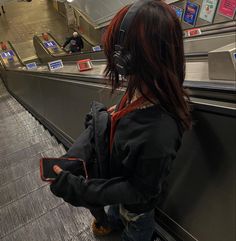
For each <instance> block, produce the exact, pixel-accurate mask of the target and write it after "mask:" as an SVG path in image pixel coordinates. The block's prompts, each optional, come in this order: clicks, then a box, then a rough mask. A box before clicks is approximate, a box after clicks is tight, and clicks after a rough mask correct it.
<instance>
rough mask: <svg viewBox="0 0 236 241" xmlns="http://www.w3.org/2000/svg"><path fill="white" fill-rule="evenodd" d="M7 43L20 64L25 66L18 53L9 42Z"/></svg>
mask: <svg viewBox="0 0 236 241" xmlns="http://www.w3.org/2000/svg"><path fill="white" fill-rule="evenodd" d="M7 43H8V44H9V46H10V47H11V49H12V50H13V51H14V53H15V55H16V57H17V58H18V60H19V62H20V64H21V65H22V66H25V63H24V62H23V61H22V59H21V57H20V56H19V54H18V52H17V51H16V49H15V48H14V46H13V45H12V43H11V41H7Z"/></svg>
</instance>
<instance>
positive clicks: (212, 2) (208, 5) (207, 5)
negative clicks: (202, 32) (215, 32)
mask: <svg viewBox="0 0 236 241" xmlns="http://www.w3.org/2000/svg"><path fill="white" fill-rule="evenodd" d="M217 3H218V0H203V2H202V8H201V11H200V14H199V18H201V19H203V20H205V21H207V22H209V23H212V22H213V18H214V15H215V11H216V6H217Z"/></svg>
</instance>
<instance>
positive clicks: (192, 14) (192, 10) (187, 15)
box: [184, 1, 200, 26]
mask: <svg viewBox="0 0 236 241" xmlns="http://www.w3.org/2000/svg"><path fill="white" fill-rule="evenodd" d="M199 8H200V6H199V5H198V4H196V3H192V2H190V1H188V2H187V3H186V7H185V12H184V22H185V23H188V24H190V25H192V26H194V25H195V23H196V20H197V15H198V11H199Z"/></svg>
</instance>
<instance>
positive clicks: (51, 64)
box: [48, 59, 63, 71]
mask: <svg viewBox="0 0 236 241" xmlns="http://www.w3.org/2000/svg"><path fill="white" fill-rule="evenodd" d="M48 67H49V70H50V71H54V70H57V69H62V68H63V63H62V60H61V59H59V60H55V61H52V62H48Z"/></svg>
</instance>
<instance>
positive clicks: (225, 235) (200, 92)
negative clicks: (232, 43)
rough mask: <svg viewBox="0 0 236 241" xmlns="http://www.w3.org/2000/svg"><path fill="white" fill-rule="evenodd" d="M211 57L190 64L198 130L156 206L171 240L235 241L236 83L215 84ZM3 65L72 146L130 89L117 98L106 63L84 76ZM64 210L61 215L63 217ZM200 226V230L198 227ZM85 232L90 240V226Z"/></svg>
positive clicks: (20, 93) (13, 86)
mask: <svg viewBox="0 0 236 241" xmlns="http://www.w3.org/2000/svg"><path fill="white" fill-rule="evenodd" d="M196 40H198V38H197V37H196ZM214 41H215V40H214ZM207 44H209V43H207ZM196 45H197V44H196ZM221 46H222V44H221ZM203 52H204V51H203ZM210 52H211V51H210ZM226 52H227V51H226ZM228 53H229V52H228ZM186 54H191V53H186ZM193 54H195V57H194V55H193ZM208 54H211V53H207V54H205V55H203V56H199V54H196V53H192V54H191V58H190V57H189V61H188V60H187V69H186V81H185V83H184V85H185V87H187V88H188V89H189V90H190V97H191V103H192V106H193V118H194V123H195V125H194V127H193V130H192V131H191V132H188V133H186V134H185V137H184V140H183V142H184V145H183V148H182V149H181V150H180V152H179V154H178V157H177V160H176V161H175V163H176V164H175V168H174V170H173V172H172V174H171V176H170V179H169V186H170V189H169V191H168V194H167V195H166V199H165V202H164V203H163V204H162V205H160V206H159V207H157V209H156V216H157V217H158V218H157V223H158V224H157V225H159V226H160V227H159V226H158V230H159V232H160V236H161V238H162V239H163V240H166V241H171V240H173V239H174V240H184V241H196V240H199V241H200V240H208V241H213V240H214V241H215V240H224V241H231V240H234V239H233V230H234V222H233V218H234V217H233V211H232V210H234V209H235V199H234V197H232V196H231V193H232V190H234V188H235V182H234V169H235V157H236V154H235V151H234V150H235V149H234V141H235V139H234V138H235V130H236V126H235V117H236V112H235V110H236V106H235V99H236V98H235V97H236V93H235V91H236V90H235V79H230V80H224V79H209V69H208ZM229 54H231V53H229ZM1 62H2V65H4V66H5V67H4V68H3V66H2V70H1V75H2V79H3V80H4V83H5V85H6V87H7V89H8V91H9V92H10V93H11V95H12V96H14V97H15V98H16V99H17V100H18V101H19V102H20V103H21V104H23V106H24V107H25V108H26V109H27V110H28V111H29V112H30V113H31V114H33V116H34V117H36V118H37V119H38V120H39V121H40V123H42V124H43V125H44V126H45V127H46V128H47V129H48V130H50V132H51V133H53V135H54V136H55V137H56V138H57V139H58V140H60V142H61V143H63V144H64V145H65V146H66V147H69V146H70V145H71V143H72V142H73V141H74V140H75V139H76V137H77V136H78V135H79V133H81V131H82V130H83V128H84V127H83V125H84V116H85V114H86V113H87V112H88V111H89V105H90V103H91V101H92V100H97V101H100V102H103V103H105V104H106V105H107V106H110V105H112V104H114V103H116V102H117V100H118V99H119V98H120V95H121V94H122V92H123V91H124V89H122V90H120V91H119V92H118V93H117V94H116V95H115V96H113V97H111V96H110V87H109V86H108V85H107V84H106V80H104V77H103V75H102V72H103V68H104V66H103V67H101V66H99V65H98V68H97V70H96V71H97V72H96V73H95V72H92V71H87V72H84V74H81V73H78V71H75V72H73V71H72V70H71V69H69V68H67V67H68V66H69V65H68V66H67V65H65V67H64V68H65V69H62V70H60V71H56V72H49V71H48V69H47V66H46V65H42V66H41V67H42V68H41V69H40V68H38V69H37V70H35V71H28V70H26V69H24V67H22V66H18V67H17V66H16V67H15V66H12V65H9V66H7V64H6V61H5V62H4V60H3V58H2V61H1ZM19 63H20V61H19ZM222 66H223V65H222ZM93 71H95V70H93ZM180 173H181V175H180ZM206 184H207V185H206ZM216 186H217V188H215V187H216ZM59 206H60V205H59ZM59 206H58V208H60V207H59ZM58 208H55V213H53V215H55V216H57V215H59V214H58V212H59V211H58V210H59V209H58ZM73 210H74V209H73ZM79 210H80V209H79ZM79 210H76V211H75V212H76V215H77V213H78V212H80V211H79ZM208 210H210V211H211V215H212V218H211V217H209V215H208ZM217 210H218V211H217ZM49 220H51V218H49ZM193 223H194V225H195V226H191V225H192V224H193ZM208 223H210V224H211V227H214V229H212V230H208V231H207V232H205V233H204V235H205V236H204V237H203V238H202V236H200V234H198V233H201V232H200V230H201V229H204V228H205V226H207V224H208ZM54 225H55V224H54ZM70 225H72V226H73V224H71V223H70ZM4 227H5V226H4ZM163 227H164V229H163ZM219 227H220V228H219ZM83 230H84V229H83ZM86 230H87V231H86ZM165 230H167V231H168V232H166V231H165ZM218 230H219V231H218ZM13 233H14V232H13ZM170 234H171V235H170ZM53 235H54V234H53ZM55 235H56V234H55ZM80 235H88V237H89V231H88V225H87V226H86V229H85V232H84V234H83V232H81V234H80ZM198 235H199V236H198ZM201 235H202V234H201ZM173 237H174V238H173ZM58 240H59V239H58ZM78 240H79V239H78ZM80 240H81V239H80ZM84 240H92V239H89V238H88V239H86V238H84ZM112 240H114V241H115V239H112Z"/></svg>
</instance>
